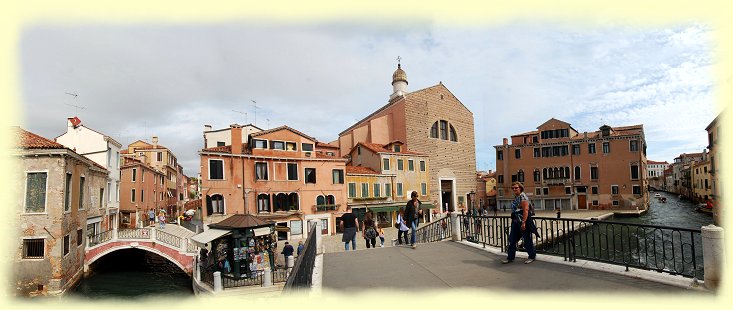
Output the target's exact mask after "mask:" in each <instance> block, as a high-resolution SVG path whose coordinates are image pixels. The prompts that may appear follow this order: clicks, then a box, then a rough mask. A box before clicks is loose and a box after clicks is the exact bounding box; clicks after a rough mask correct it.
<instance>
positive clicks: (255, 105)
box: [250, 100, 257, 126]
mask: <svg viewBox="0 0 733 310" xmlns="http://www.w3.org/2000/svg"><path fill="white" fill-rule="evenodd" d="M250 101H252V102H253V103H254V107H255V126H257V101H254V100H250Z"/></svg>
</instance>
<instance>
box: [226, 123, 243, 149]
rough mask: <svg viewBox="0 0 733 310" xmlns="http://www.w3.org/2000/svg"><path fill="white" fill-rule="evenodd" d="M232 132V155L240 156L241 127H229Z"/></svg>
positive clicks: (234, 125)
mask: <svg viewBox="0 0 733 310" xmlns="http://www.w3.org/2000/svg"><path fill="white" fill-rule="evenodd" d="M229 127H230V128H231V130H232V141H231V143H232V154H242V126H240V125H237V124H232V125H229Z"/></svg>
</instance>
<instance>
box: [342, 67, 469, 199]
mask: <svg viewBox="0 0 733 310" xmlns="http://www.w3.org/2000/svg"><path fill="white" fill-rule="evenodd" d="M407 85H408V82H407V74H406V73H405V71H404V70H402V67H401V65H400V64H398V65H397V70H395V72H394V73H393V74H392V91H393V92H392V94H391V95H390V96H389V101H388V103H387V104H386V105H384V106H382V107H381V108H379V109H377V110H376V111H374V112H373V113H371V114H370V115H368V116H367V117H365V118H363V119H362V120H360V121H358V122H356V123H355V124H353V125H352V126H350V127H349V128H347V129H346V130H344V131H342V132H341V133H340V134H339V139H338V141H335V142H332V143H331V144H337V145H338V146H339V148H340V150H341V153H342V154H346V153H348V152H350V151H351V149H352V148H354V146H356V145H357V144H358V143H360V142H362V143H374V144H381V145H386V144H388V143H390V142H392V141H401V142H403V143H404V144H405V145H408V146H409V147H410V150H412V151H414V152H418V153H421V154H426V155H427V156H428V158H429V161H430V166H429V168H428V175H429V177H430V180H429V182H428V193H427V197H426V200H427V201H431V202H435V203H436V204H437V205H438V206H439V207H438V209H437V210H436V211H440V212H446V211H447V210H455V208H465V207H466V206H467V205H468V200H469V199H470V197H471V196H470V193H471V192H474V193H475V191H476V145H475V142H474V126H473V124H474V120H473V113H472V112H471V111H469V110H468V109H467V108H466V106H464V105H463V103H461V101H460V100H458V98H457V97H456V96H455V95H453V93H451V91H450V90H448V88H447V87H446V86H445V85H443V83H442V82H440V83H438V84H437V85H433V86H430V87H427V88H424V89H420V90H417V91H414V92H408V90H407ZM396 198H397V199H399V197H396Z"/></svg>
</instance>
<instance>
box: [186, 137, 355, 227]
mask: <svg viewBox="0 0 733 310" xmlns="http://www.w3.org/2000/svg"><path fill="white" fill-rule="evenodd" d="M230 128H231V130H230V132H231V140H230V141H229V144H228V145H225V146H217V147H213V148H205V149H202V150H201V151H199V155H200V158H201V193H202V208H203V209H204V212H203V213H204V216H205V220H204V222H205V223H215V222H219V221H221V220H223V219H224V218H226V217H228V216H229V215H232V214H253V215H256V216H258V217H259V218H263V219H267V220H272V221H275V222H276V223H277V224H276V230H277V231H278V238H279V239H280V240H284V239H299V238H306V237H307V235H306V234H307V231H306V229H304V228H305V227H307V226H306V225H307V222H309V221H320V222H321V224H322V227H323V230H322V231H321V233H322V234H334V233H335V231H336V230H335V220H336V216H335V215H334V214H335V213H336V212H339V211H341V212H343V211H344V210H345V208H346V187H345V185H344V172H345V170H346V159H343V158H339V157H335V156H330V155H327V154H326V152H327V149H328V148H325V149H323V148H319V147H318V141H317V140H316V139H315V138H313V137H310V136H308V135H306V134H304V133H302V132H299V131H297V130H295V129H292V128H290V127H287V126H281V127H278V128H273V129H270V130H264V131H259V132H255V133H250V134H249V136H248V138H247V139H246V141H247V142H246V143H242V142H241V141H242V137H241V135H242V126H240V125H237V124H233V125H231V126H230ZM324 205H329V206H332V208H325V207H323V206H324Z"/></svg>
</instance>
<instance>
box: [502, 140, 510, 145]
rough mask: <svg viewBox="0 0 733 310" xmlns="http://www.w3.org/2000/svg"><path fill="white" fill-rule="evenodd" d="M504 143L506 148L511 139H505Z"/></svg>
mask: <svg viewBox="0 0 733 310" xmlns="http://www.w3.org/2000/svg"><path fill="white" fill-rule="evenodd" d="M503 141H504V143H503V144H504V145H505V146H506V145H507V144H509V139H507V138H504V140H503Z"/></svg>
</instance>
